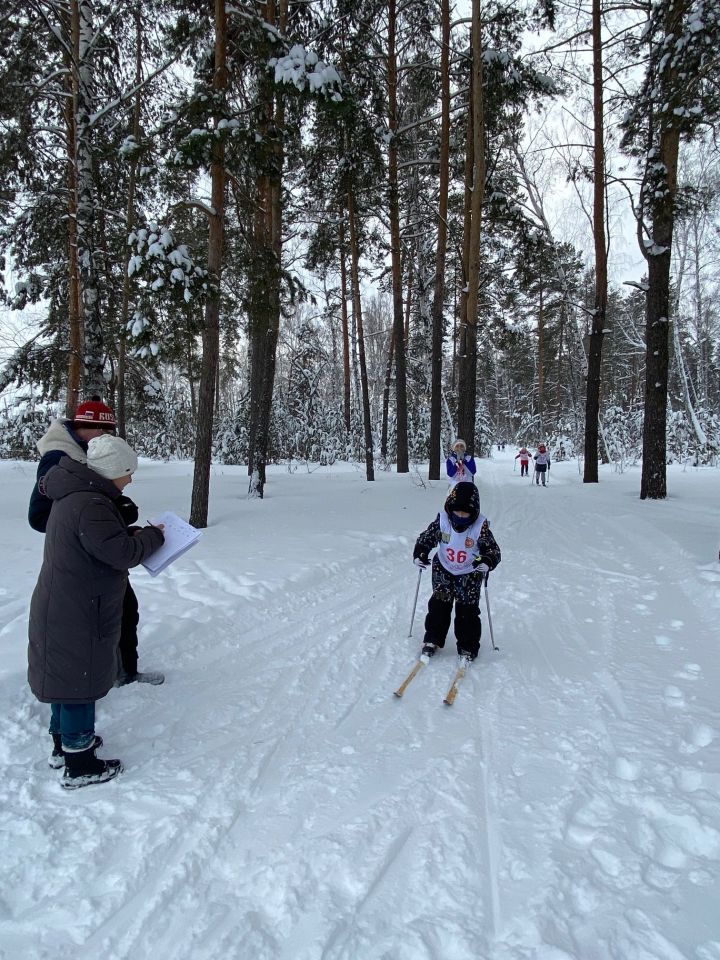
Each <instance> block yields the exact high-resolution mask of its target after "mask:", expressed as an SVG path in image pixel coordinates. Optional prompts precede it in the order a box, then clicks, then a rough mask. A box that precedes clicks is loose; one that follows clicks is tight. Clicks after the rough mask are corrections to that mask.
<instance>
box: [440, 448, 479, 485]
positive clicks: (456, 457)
mask: <svg viewBox="0 0 720 960" xmlns="http://www.w3.org/2000/svg"><path fill="white" fill-rule="evenodd" d="M466 451H467V448H466V446H465V441H464V440H456V441H455V443H454V444H453V452H452V453H451V454H450V456H449V457H448V458H447V463H446V467H447V475H448V477H449V478H450V484H451V485H452V484H455V483H463V482H464V481H468V480H469V481H470V483H475V480H474V479H473V478H474V476H475V473H476V471H477V467H476V466H475V458H474V457H471V456H470V454H469V453H467V452H466Z"/></svg>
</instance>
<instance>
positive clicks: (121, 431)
mask: <svg viewBox="0 0 720 960" xmlns="http://www.w3.org/2000/svg"><path fill="white" fill-rule="evenodd" d="M133 15H134V17H135V86H136V87H137V88H138V89H137V93H136V94H135V102H134V104H133V117H132V133H133V137H134V138H135V143H136V144H138V143H139V141H140V105H141V94H140V83H141V81H142V63H143V59H142V11H141V8H140V2H139V0H138V2H136V4H135V9H134V11H133ZM137 165H138V158H137V155H136V154H135V153H133V155H132V156H131V158H130V171H129V175H128V198H127V213H126V215H125V230H126V232H127V234H128V235H129V234H130V231H131V230H132V228H133V226H134V224H135V188H136V184H137ZM129 264H130V246H129V245H128V244H125V259H124V261H123V284H122V304H121V307H120V330H119V331H118V368H117V408H116V411H115V412H116V414H117V423H118V427H117V431H118V435H119V436H121V437H123V438H124V437H126V436H127V427H126V423H125V409H126V408H125V399H126V397H125V371H126V359H127V327H128V319H129V316H130V277H129V276H128V266H129Z"/></svg>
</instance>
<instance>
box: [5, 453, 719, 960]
mask: <svg viewBox="0 0 720 960" xmlns="http://www.w3.org/2000/svg"><path fill="white" fill-rule="evenodd" d="M508 464H509V461H503V460H499V461H497V462H486V461H481V462H480V469H479V486H480V491H481V504H482V509H483V512H486V513H487V514H488V516H489V517H490V518H491V521H492V528H493V530H494V532H495V534H496V536H497V538H498V541H499V543H500V545H501V547H502V549H503V556H504V560H503V563H502V565H501V566H500V568H499V569H498V571H497V572H496V573H495V574H494V575H493V576H491V578H490V601H491V604H492V615H493V625H494V627H495V632H496V640H497V642H498V645H499V647H500V650H499V651H498V652H497V653H495V652H493V651H492V649H491V646H490V643H489V636H488V627H487V617H486V610H485V600H484V599H482V600H481V612H482V618H483V631H484V634H483V645H482V650H481V655H480V658H479V659H478V661H477V662H476V663H475V664H474V665H473V667H472V669H471V670H470V671H469V673H468V676H467V678H466V679H465V681H464V682H463V685H462V686H461V689H460V693H459V695H458V699H457V701H456V703H455V705H454V706H453V707H452V708H447V707H445V706H444V705H443V704H442V698H443V696H444V694H445V693H446V691H447V687H448V685H449V683H450V680H451V678H452V674H453V672H454V667H455V662H454V656H453V650H454V644H453V642H452V636H451V637H449V638H448V644H447V647H446V650H445V651H444V652H442V653H440V654H438V655H437V656H436V657H435V658H434V660H433V662H431V663H430V664H429V665H428V666H427V667H426V668H425V669H424V670H422V671H421V672H420V674H419V676H418V677H417V678H416V679H415V680H414V681H413V683H412V684H411V685H410V687H409V688H408V690H407V692H406V694H405V696H404V697H403V699H402V700H401V701H398V700H397V699H396V698H394V697H393V696H392V691H393V690H394V689H396V687H397V685H398V684H399V682H400V681H401V680H402V679H403V677H404V675H405V674H406V672H407V670H408V669H409V668H410V666H411V665H412V662H413V659H414V657H415V656H416V655H417V652H418V647H419V643H420V640H421V637H422V621H423V618H424V613H425V604H426V601H427V596H428V595H429V586H430V585H429V576H428V575H425V576H424V577H423V578H422V580H421V590H420V596H419V599H418V608H417V613H416V617H415V623H414V629H413V637H412V638H407V632H408V623H409V614H410V610H411V608H412V601H413V596H414V590H415V585H416V583H417V578H416V576H415V574H414V568H413V567H411V566H410V562H409V556H410V552H411V546H412V543H413V541H414V538H415V536H416V534H417V533H418V532H419V531H420V530H421V529H422V528H423V527H424V526H425V525H426V524H427V523H428V522H429V521H430V520H431V519H432V515H433V512H434V511H436V509H437V508H438V507H439V505H440V504H441V503H442V499H443V497H444V490H445V485H444V484H438V485H436V486H435V489H433V490H420V489H418V488H416V487H412V488H410V491H411V492H410V493H409V494H408V489H409V488H408V483H409V481H408V480H407V479H405V481H404V483H405V485H404V486H403V487H402V488H401V493H400V495H399V497H398V500H401V499H403V498H404V499H405V500H406V501H407V502H408V503H409V504H410V507H409V509H408V511H407V513H406V514H404V515H403V516H402V518H401V519H402V523H398V525H397V527H396V528H391V529H390V530H389V532H388V528H387V523H386V524H385V526H386V530H385V532H384V533H382V532H380V533H378V532H368V531H365V530H363V529H362V525H363V514H362V510H367V509H368V505H367V503H361V502H358V504H357V509H358V511H359V513H358V518H357V520H355V518H354V517H353V516H351V517H350V518H349V520H348V523H349V526H350V529H349V530H346V531H345V533H344V546H343V551H344V554H343V556H342V560H337V559H335V554H334V553H331V554H329V555H328V556H327V557H325V556H324V555H323V553H322V550H321V549H320V548H318V549H317V550H315V551H314V553H312V554H311V555H308V556H306V555H305V552H304V550H303V548H302V547H300V549H298V547H292V548H289V549H288V558H287V562H285V561H284V560H283V562H282V563H280V564H279V565H278V566H276V567H275V568H274V569H275V575H276V577H277V579H276V580H273V579H270V578H269V577H263V578H262V579H258V577H257V576H255V575H254V574H253V571H252V564H251V563H248V564H247V569H244V568H243V570H240V569H238V564H237V563H235V562H232V561H231V562H225V563H224V564H219V563H218V562H217V560H216V559H214V557H213V555H212V552H211V551H210V549H206V550H204V551H201V549H200V548H197V549H196V550H195V551H193V552H192V553H191V554H189V555H188V556H187V557H186V558H183V560H182V561H181V562H179V563H178V564H177V566H176V567H173V568H172V569H171V570H170V571H168V572H167V573H166V574H165V575H164V576H163V577H160V578H158V579H156V580H150V579H149V578H147V577H145V576H144V575H143V574H138V575H133V582H134V583H135V585H136V589H137V590H138V592H139V593H140V597H141V617H142V621H141V627H143V633H142V635H141V653H144V656H145V661H144V662H146V663H147V666H148V668H152V667H153V666H154V663H151V662H150V660H149V656H150V655H152V657H153V658H154V660H155V662H157V663H158V664H159V665H163V666H164V665H167V666H168V668H169V669H168V671H167V672H168V681H167V683H166V684H165V685H164V686H163V687H159V688H150V687H145V686H138V685H132V686H130V687H125V688H121V689H120V690H117V691H113V692H112V693H111V694H110V696H109V697H108V698H107V700H106V701H103V702H102V703H101V704H100V705H99V708H98V729H99V730H100V732H102V733H103V736H104V737H105V740H106V744H107V748H106V749H105V750H103V751H102V753H103V755H104V756H112V755H114V753H113V751H114V750H115V749H116V750H117V755H120V756H122V758H123V761H124V763H125V766H126V770H125V772H124V773H123V775H122V777H120V778H119V779H118V781H116V782H114V783H113V784H108V785H106V786H103V787H98V788H97V790H95V788H92V789H88V790H83V791H79V792H78V794H70V795H66V794H64V792H63V791H62V790H61V789H60V788H59V787H58V785H57V783H56V782H55V780H54V776H55V775H54V774H49V772H48V768H47V765H46V757H45V756H44V755H41V754H40V752H39V748H38V734H39V731H40V730H43V729H44V728H45V724H46V710H47V708H46V707H43V706H42V705H40V704H37V703H36V702H35V701H34V699H33V698H32V696H31V694H30V693H29V691H28V690H27V688H26V686H25V685H24V683H23V676H22V672H21V671H17V672H15V673H9V674H6V675H4V676H3V677H2V678H1V684H2V685H1V687H0V689H1V690H2V692H3V694H4V695H5V702H6V703H7V704H8V705H9V709H8V710H7V717H6V730H5V737H4V738H3V739H2V740H0V762H1V763H2V769H3V771H4V788H3V789H2V794H1V795H2V800H3V806H2V809H3V812H2V813H1V814H0V828H1V829H2V832H3V834H4V835H5V842H4V843H3V848H4V849H5V850H6V856H5V858H4V864H3V866H2V868H0V870H1V871H2V872H1V874H0V877H1V878H2V881H3V882H2V885H0V958H2V960H5V958H8V960H9V958H10V957H12V958H17V957H21V958H27V960H45V958H48V960H49V958H53V960H57V958H70V957H72V958H78V960H85V958H87V960H89V958H96V957H98V956H107V957H109V958H111V960H130V958H132V960H145V958H150V957H152V958H153V960H155V958H165V957H167V958H172V960H186V958H187V960H190V958H194V960H215V958H217V960H235V958H237V960H245V958H251V957H252V958H253V960H684V958H687V960H720V925H719V923H718V919H717V917H716V916H715V915H714V913H713V912H712V911H709V910H708V909H707V906H706V905H707V904H708V903H711V902H715V903H717V901H718V896H717V894H718V893H719V892H720V882H719V876H720V874H719V870H718V867H719V865H720V773H718V770H719V769H720V767H719V765H718V759H719V750H718V729H717V724H718V720H717V699H716V697H717V691H716V689H713V686H712V683H711V680H712V679H717V676H718V673H717V669H716V668H715V667H714V661H713V660H712V659H711V657H710V651H711V649H712V648H711V646H710V645H709V644H708V643H707V642H705V644H696V643H694V642H693V638H697V637H705V638H707V637H709V636H714V635H717V617H718V609H719V608H720V601H719V600H718V591H717V584H718V580H717V579H715V578H714V577H713V573H714V568H713V567H712V566H710V565H709V566H708V567H707V569H698V567H697V566H696V565H695V563H694V561H693V558H692V555H690V554H689V553H688V552H687V551H683V550H682V549H679V547H678V542H679V541H678V535H677V530H676V529H675V524H674V522H673V523H671V522H668V521H667V520H666V519H665V516H666V513H667V511H663V509H662V504H654V503H646V504H643V505H642V506H641V507H639V506H638V501H637V498H636V495H635V494H630V493H626V490H625V487H622V488H621V492H618V489H615V488H614V486H613V485H612V484H607V485H598V486H597V487H593V488H591V489H588V488H587V487H585V488H583V487H582V485H579V484H578V482H577V478H576V476H574V475H573V471H574V470H575V465H574V464H572V463H569V464H563V465H561V466H560V465H558V466H557V467H556V466H555V465H553V469H552V475H551V482H550V485H549V487H548V488H547V489H542V488H536V487H534V486H533V487H532V488H531V489H528V488H529V486H530V485H529V484H528V482H527V481H526V480H522V481H521V480H520V478H519V476H518V475H517V474H515V475H511V474H510V473H509V470H510V469H511V467H509V465H508ZM393 479H394V480H395V479H397V480H398V481H399V480H400V479H401V478H393ZM289 482H290V483H292V481H289ZM269 502H270V503H272V500H270V501H269ZM278 503H280V501H278ZM683 519H684V522H685V523H691V524H692V523H696V524H698V526H699V525H700V524H701V523H702V522H703V521H702V519H701V517H700V516H697V517H696V516H695V515H694V514H693V512H692V508H691V507H689V508H688V511H687V515H686V516H685V517H684V518H683ZM206 536H207V540H208V541H210V540H211V539H212V537H213V531H212V528H211V529H210V530H209V531H208V533H207V535H206ZM630 538H631V539H630ZM682 542H685V541H682ZM230 556H231V557H232V552H231V553H230ZM31 560H32V558H30V560H28V561H27V563H28V569H33V566H32V562H31ZM23 562H25V561H24V560H23ZM34 569H37V567H36V566H35V568H34ZM28 582H29V583H30V585H32V583H33V582H34V574H33V576H32V578H30V580H29V581H28ZM708 585H710V587H709V586H708ZM709 589H710V591H711V592H710V596H711V597H712V598H713V602H710V603H708V596H709V594H708V590H709ZM5 599H6V598H5V597H3V600H5ZM26 604H27V599H26V598H25V597H23V596H22V595H10V596H9V598H8V599H7V601H6V603H5V605H4V606H3V608H2V620H1V621H0V637H2V639H3V640H4V641H5V642H8V641H9V640H10V639H11V638H12V639H13V640H15V639H17V635H18V634H19V633H23V632H24V631H25V622H26V609H27V606H26ZM23 642H24V635H23ZM150 651H152V654H150ZM46 739H47V740H48V742H49V738H46ZM111 745H112V747H111ZM108 748H110V749H108ZM701 905H705V906H704V907H703V906H701ZM717 912H720V911H717Z"/></svg>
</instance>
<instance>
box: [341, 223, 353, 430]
mask: <svg viewBox="0 0 720 960" xmlns="http://www.w3.org/2000/svg"><path fill="white" fill-rule="evenodd" d="M346 256H347V254H346V251H345V227H344V225H343V223H341V224H340V316H341V320H342V350H343V417H344V419H345V432H346V433H350V427H351V423H350V335H349V330H348V308H347V303H348V292H347V261H346Z"/></svg>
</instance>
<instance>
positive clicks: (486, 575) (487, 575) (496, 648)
mask: <svg viewBox="0 0 720 960" xmlns="http://www.w3.org/2000/svg"><path fill="white" fill-rule="evenodd" d="M489 579H490V574H489V573H486V574H485V603H486V605H487V613H488V626H489V627H490V642H491V643H492V648H493V650H495V652H497V651H498V650H499V649H500V647H496V646H495V636H494V634H493V628H492V616H491V614H490V596H489V594H488V580H489Z"/></svg>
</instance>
